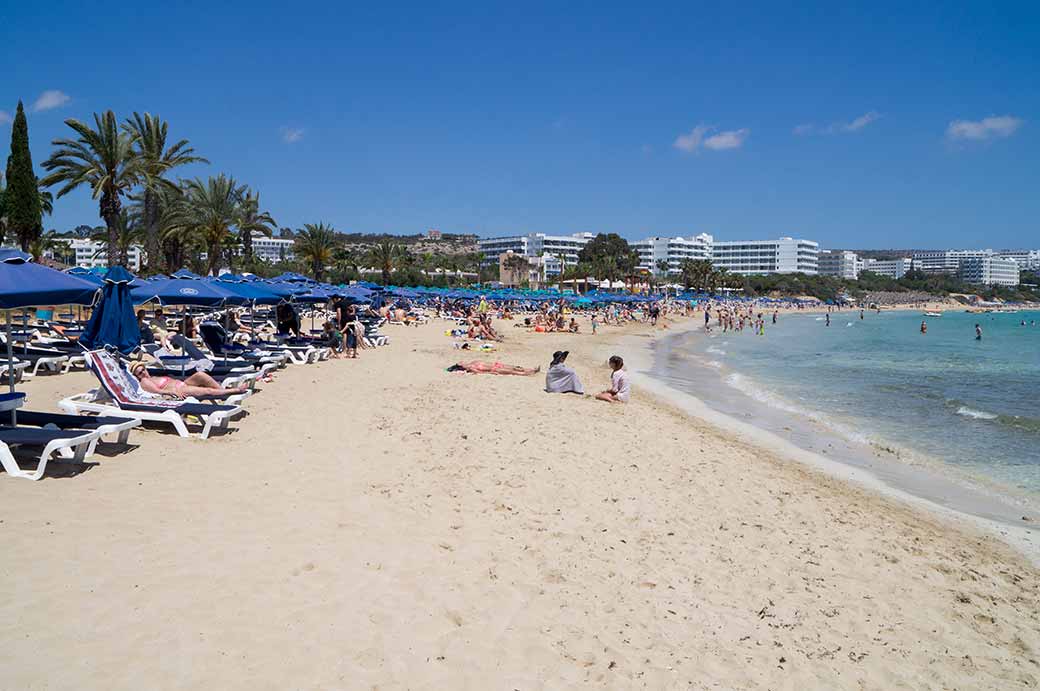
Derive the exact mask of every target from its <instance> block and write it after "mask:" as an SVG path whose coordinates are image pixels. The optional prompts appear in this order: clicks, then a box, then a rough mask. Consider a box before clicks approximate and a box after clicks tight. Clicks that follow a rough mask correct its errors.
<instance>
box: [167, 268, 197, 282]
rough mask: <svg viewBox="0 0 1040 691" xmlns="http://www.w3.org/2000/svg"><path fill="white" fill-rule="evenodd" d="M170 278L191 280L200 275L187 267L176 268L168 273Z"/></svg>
mask: <svg viewBox="0 0 1040 691" xmlns="http://www.w3.org/2000/svg"><path fill="white" fill-rule="evenodd" d="M170 278H190V279H193V280H197V279H200V278H202V276H199V275H198V274H197V273H192V272H191V271H188V270H187V269H177V270H176V271H174V272H173V273H172V274H171V275H170Z"/></svg>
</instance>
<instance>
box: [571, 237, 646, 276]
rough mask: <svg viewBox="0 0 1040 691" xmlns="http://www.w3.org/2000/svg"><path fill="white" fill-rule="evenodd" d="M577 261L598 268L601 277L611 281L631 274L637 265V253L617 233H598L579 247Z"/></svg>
mask: <svg viewBox="0 0 1040 691" xmlns="http://www.w3.org/2000/svg"><path fill="white" fill-rule="evenodd" d="M610 260H612V261H610ZM578 261H581V262H588V263H589V264H590V265H591V266H595V267H597V268H599V269H600V270H601V271H602V272H603V275H602V276H601V278H609V279H610V280H611V281H613V280H614V279H615V278H617V277H618V276H630V275H632V273H633V272H634V271H635V269H636V267H637V266H639V253H638V252H636V251H635V250H634V249H632V246H631V245H629V244H628V241H627V240H625V239H624V238H623V237H621V236H620V235H618V234H617V233H600V234H599V235H597V236H596V237H594V238H592V240H590V241H589V242H588V243H587V244H586V245H585V246H584V247H582V248H581V251H580V252H578ZM608 272H609V275H607V274H608Z"/></svg>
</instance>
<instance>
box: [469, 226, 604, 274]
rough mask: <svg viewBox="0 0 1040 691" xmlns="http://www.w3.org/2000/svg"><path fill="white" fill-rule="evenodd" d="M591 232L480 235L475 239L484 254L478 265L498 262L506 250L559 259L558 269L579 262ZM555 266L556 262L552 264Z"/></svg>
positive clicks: (592, 236)
mask: <svg viewBox="0 0 1040 691" xmlns="http://www.w3.org/2000/svg"><path fill="white" fill-rule="evenodd" d="M594 237H595V235H594V234H593V233H575V234H574V235H546V234H545V233H528V234H526V235H513V236H509V237H502V238H483V239H481V240H478V241H477V248H478V249H479V250H480V251H481V252H482V253H483V254H484V259H483V261H482V262H481V266H484V267H490V266H497V265H498V258H499V256H501V255H503V254H505V253H506V252H512V253H514V254H522V255H524V256H527V257H540V256H542V255H549V256H552V257H556V258H557V259H559V260H560V263H561V264H560V265H561V266H562V268H561V271H562V270H563V269H565V268H567V267H568V266H574V265H575V264H577V263H578V252H580V251H581V248H583V247H584V246H585V245H587V244H588V242H589V240H591V239H592V238H594ZM554 266H555V265H554ZM546 268H547V270H548V265H547V267H546Z"/></svg>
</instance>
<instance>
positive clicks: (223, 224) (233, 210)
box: [168, 173, 246, 276]
mask: <svg viewBox="0 0 1040 691" xmlns="http://www.w3.org/2000/svg"><path fill="white" fill-rule="evenodd" d="M245 192H246V187H245V186H244V185H239V184H238V183H237V182H235V179H234V178H232V177H229V176H227V175H224V174H223V173H221V174H220V175H217V176H216V177H212V176H211V177H209V178H207V179H206V180H202V179H201V178H195V179H194V180H188V181H186V182H185V183H184V188H183V192H182V194H181V197H180V198H179V199H178V200H177V202H176V205H175V210H174V213H173V218H172V219H171V227H170V230H169V231H168V234H172V235H175V236H178V237H179V239H180V240H181V241H182V242H183V241H186V242H187V243H189V244H192V243H193V244H195V245H196V246H201V247H203V248H205V252H206V273H208V274H211V275H213V276H216V275H217V274H218V273H219V272H220V267H221V266H223V265H224V262H223V259H224V256H225V253H226V250H227V247H228V240H229V239H234V231H233V229H234V228H235V223H237V222H238V219H239V205H240V203H241V201H242V198H243V196H244V195H245Z"/></svg>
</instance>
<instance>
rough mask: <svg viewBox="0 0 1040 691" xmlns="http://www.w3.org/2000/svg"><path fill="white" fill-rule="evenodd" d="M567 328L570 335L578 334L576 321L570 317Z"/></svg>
mask: <svg viewBox="0 0 1040 691" xmlns="http://www.w3.org/2000/svg"><path fill="white" fill-rule="evenodd" d="M568 328H569V329H570V331H571V333H572V334H576V333H578V320H577V319H575V318H574V317H571V323H570V324H569V325H568Z"/></svg>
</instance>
